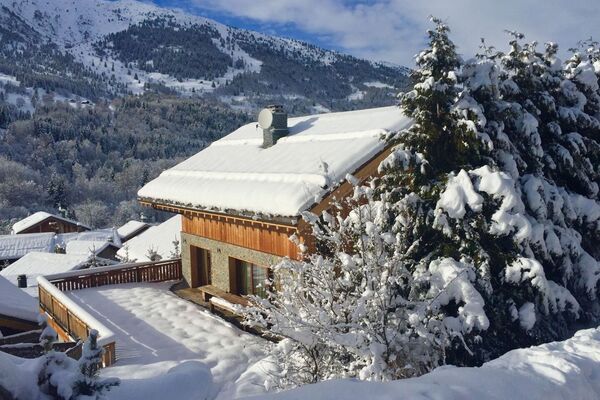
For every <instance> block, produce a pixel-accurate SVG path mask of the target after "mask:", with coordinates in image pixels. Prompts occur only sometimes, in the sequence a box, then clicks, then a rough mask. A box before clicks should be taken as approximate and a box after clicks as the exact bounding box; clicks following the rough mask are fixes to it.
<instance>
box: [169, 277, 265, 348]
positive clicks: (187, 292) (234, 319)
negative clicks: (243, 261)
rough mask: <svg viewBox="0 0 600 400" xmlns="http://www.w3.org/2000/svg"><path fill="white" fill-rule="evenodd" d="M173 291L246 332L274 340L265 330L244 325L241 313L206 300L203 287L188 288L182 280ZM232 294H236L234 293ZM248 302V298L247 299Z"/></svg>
mask: <svg viewBox="0 0 600 400" xmlns="http://www.w3.org/2000/svg"><path fill="white" fill-rule="evenodd" d="M171 291H172V292H173V293H175V294H176V295H177V296H179V297H181V298H182V299H184V300H187V301H189V302H191V303H194V304H196V305H198V306H200V307H202V308H205V309H207V310H209V311H210V312H212V313H213V314H215V315H218V316H219V317H221V318H223V319H224V320H225V321H227V322H229V323H231V324H233V325H235V326H236V327H238V328H239V329H241V330H243V331H244V332H248V333H252V334H254V335H258V336H262V337H263V338H265V339H267V340H271V341H274V340H273V338H272V337H270V335H267V334H266V332H265V331H263V330H262V329H254V328H251V327H249V326H247V325H244V324H243V323H242V322H243V320H244V319H243V317H241V316H240V315H238V314H235V313H233V312H231V311H230V310H226V309H223V308H217V307H214V305H213V304H212V303H211V302H210V301H205V300H204V299H205V291H204V290H202V288H188V287H186V286H185V283H184V282H180V283H178V284H176V285H173V287H171ZM232 296H235V295H232ZM236 297H239V298H241V299H243V297H240V296H236ZM244 300H245V299H244ZM246 302H247V300H246ZM246 304H247V303H246Z"/></svg>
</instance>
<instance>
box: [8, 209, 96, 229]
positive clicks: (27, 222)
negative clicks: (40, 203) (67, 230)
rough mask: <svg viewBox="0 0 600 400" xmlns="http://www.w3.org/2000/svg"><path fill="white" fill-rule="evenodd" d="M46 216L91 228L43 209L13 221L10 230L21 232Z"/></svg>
mask: <svg viewBox="0 0 600 400" xmlns="http://www.w3.org/2000/svg"><path fill="white" fill-rule="evenodd" d="M48 218H56V219H59V220H61V221H64V222H67V223H70V224H74V225H78V226H81V227H83V228H85V229H91V228H90V227H89V226H87V225H84V224H81V223H79V222H77V221H73V220H72V219H68V218H64V217H61V216H60V215H54V214H50V213H47V212H45V211H38V212H36V213H33V214H31V215H30V216H28V217H25V218H23V219H22V220H20V221H18V222H15V224H14V225H13V227H12V231H13V233H19V232H23V231H24V230H26V229H29V228H31V227H32V226H34V225H37V224H39V223H41V222H43V221H45V220H47V219H48Z"/></svg>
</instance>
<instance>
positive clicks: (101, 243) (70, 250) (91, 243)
mask: <svg viewBox="0 0 600 400" xmlns="http://www.w3.org/2000/svg"><path fill="white" fill-rule="evenodd" d="M109 246H114V247H117V248H119V246H116V245H115V244H114V243H111V242H109V241H106V240H71V241H69V242H68V243H67V247H66V252H67V254H84V255H88V256H89V255H90V254H92V252H93V253H94V254H95V255H98V254H99V253H101V252H103V251H104V250H105V249H106V248H107V247H109Z"/></svg>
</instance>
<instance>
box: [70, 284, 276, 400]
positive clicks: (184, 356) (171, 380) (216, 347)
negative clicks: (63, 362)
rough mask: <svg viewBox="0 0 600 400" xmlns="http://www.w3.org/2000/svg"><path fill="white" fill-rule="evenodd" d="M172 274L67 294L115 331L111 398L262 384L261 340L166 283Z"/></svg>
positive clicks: (211, 392) (224, 391) (250, 391)
mask: <svg viewBox="0 0 600 400" xmlns="http://www.w3.org/2000/svg"><path fill="white" fill-rule="evenodd" d="M170 285H172V282H165V283H136V284H127V285H117V286H105V287H101V288H94V289H86V290H80V291H74V292H70V293H69V297H70V298H71V299H73V300H75V301H76V302H77V303H78V304H80V305H81V306H82V307H83V308H84V309H85V310H86V311H88V312H89V313H90V314H92V315H93V316H94V317H96V318H97V319H98V320H100V321H102V323H103V324H105V325H106V326H107V328H109V329H111V330H112V331H113V332H114V333H115V336H116V343H117V358H118V360H117V363H116V364H115V365H114V366H112V367H109V368H106V369H104V370H102V373H101V374H102V376H104V377H119V378H121V381H122V383H121V385H120V386H119V387H118V388H116V389H114V390H113V391H111V392H110V396H109V398H110V399H115V400H119V399H127V400H132V399H143V400H152V399H157V400H163V399H166V398H173V399H175V398H177V399H232V398H237V397H243V396H248V395H254V394H257V393H262V392H264V386H263V383H264V381H265V378H266V377H267V370H266V368H267V367H268V363H267V362H266V361H264V358H265V352H264V351H265V348H266V347H265V346H267V342H266V341H264V340H263V339H260V338H258V337H256V336H253V335H250V334H247V333H245V332H242V331H241V330H239V329H237V328H236V327H234V326H233V325H231V324H229V323H227V322H225V321H224V320H222V319H220V318H218V317H215V316H214V315H212V314H211V313H210V312H208V311H206V310H202V309H201V308H199V307H198V306H196V305H194V304H192V303H189V302H187V301H185V300H182V299H180V298H178V297H177V296H175V295H174V294H173V293H171V292H170V291H169V286H170Z"/></svg>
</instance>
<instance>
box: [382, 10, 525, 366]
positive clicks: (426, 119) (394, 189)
mask: <svg viewBox="0 0 600 400" xmlns="http://www.w3.org/2000/svg"><path fill="white" fill-rule="evenodd" d="M433 22H434V23H435V29H434V30H431V31H430V32H429V37H430V44H429V48H428V49H426V50H425V51H423V52H422V53H420V54H419V55H418V56H417V59H416V62H417V69H416V70H415V73H414V75H413V80H414V82H415V85H414V89H413V90H412V91H411V92H408V93H406V94H404V95H402V97H401V106H402V107H403V112H404V113H405V114H406V115H408V116H410V117H412V118H413V120H414V124H413V125H412V126H411V127H410V128H409V129H407V130H405V131H402V132H399V133H396V134H394V135H391V136H390V137H389V138H388V139H387V140H388V144H390V145H392V146H394V148H393V151H392V154H391V156H390V157H389V158H388V159H387V160H385V161H384V162H383V163H382V165H381V166H380V172H381V173H382V174H383V176H382V178H381V183H380V184H379V185H378V190H379V191H380V193H382V194H389V195H391V198H392V199H393V201H394V204H395V205H394V210H395V212H394V218H395V225H394V234H395V235H397V236H399V237H401V238H402V239H401V242H402V243H403V245H402V252H403V261H404V263H405V266H406V268H407V269H408V270H409V271H410V272H411V274H412V277H413V280H414V282H415V284H414V285H413V287H412V289H411V293H410V297H409V299H410V300H412V301H416V300H421V301H427V299H429V298H430V297H431V296H432V293H433V292H435V291H436V290H439V284H438V283H437V282H436V279H437V276H436V274H440V273H441V274H443V275H444V276H450V277H454V278H455V277H457V276H458V275H459V274H461V275H463V276H465V277H466V278H467V282H470V283H471V284H472V287H471V288H469V291H468V292H463V293H460V294H456V295H454V296H453V297H449V296H442V299H443V301H441V302H440V304H438V305H437V308H436V312H437V314H438V318H440V319H441V320H442V321H443V322H444V325H445V328H446V329H447V331H448V332H449V336H450V338H451V339H452V346H451V347H450V348H449V349H448V352H447V356H448V361H450V362H453V363H458V364H465V363H466V364H473V363H478V362H481V361H482V360H484V359H486V358H487V351H486V350H485V349H486V348H485V347H483V346H482V345H481V334H482V332H483V331H486V330H488V329H489V328H490V326H491V327H492V329H494V327H501V326H503V327H505V326H506V324H505V322H506V321H505V320H508V321H510V320H511V319H510V318H511V317H510V316H508V317H507V316H506V314H507V313H506V309H507V307H506V306H502V307H503V309H502V310H497V311H498V312H497V313H494V312H493V310H494V309H490V307H486V309H485V312H484V309H483V304H484V303H485V304H489V300H490V299H491V298H493V295H494V288H495V284H496V283H499V282H497V281H499V280H500V279H499V278H495V277H494V276H493V271H494V270H500V269H503V268H504V267H505V266H506V265H507V264H509V263H511V262H513V261H514V260H515V259H516V244H515V240H514V239H513V238H511V237H504V238H497V237H496V236H495V230H497V229H498V225H499V224H498V221H496V220H495V218H496V217H498V216H500V217H502V218H503V219H506V218H508V217H509V216H512V215H513V214H512V212H513V211H514V210H513V209H512V208H513V206H514V205H513V204H511V203H510V201H511V199H513V198H514V197H515V194H514V187H513V186H514V185H512V183H511V181H510V177H508V176H506V174H503V173H502V172H501V171H499V170H498V169H497V168H496V165H495V162H494V160H493V158H492V156H491V150H492V148H493V147H492V143H491V140H490V138H489V135H488V134H487V132H486V129H485V127H486V124H487V121H486V119H485V118H484V116H483V112H482V109H481V107H480V105H479V104H477V102H476V101H474V100H473V98H472V97H471V96H470V94H469V92H468V91H466V90H464V87H463V86H462V84H461V83H460V82H458V76H459V74H460V71H461V68H462V61H461V60H460V58H459V57H458V55H457V54H456V50H455V46H454V44H453V43H452V41H451V40H450V38H449V37H448V33H449V29H448V27H447V26H446V25H445V24H444V23H443V22H442V21H440V20H438V19H433ZM440 265H441V266H444V267H445V268H442V269H441V268H440ZM454 278H453V279H454ZM471 289H472V291H471ZM453 290H454V287H452V285H451V286H450V287H448V288H446V291H450V292H452V291H453ZM484 299H485V301H484ZM490 347H491V346H490Z"/></svg>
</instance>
